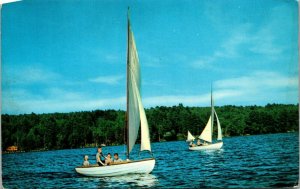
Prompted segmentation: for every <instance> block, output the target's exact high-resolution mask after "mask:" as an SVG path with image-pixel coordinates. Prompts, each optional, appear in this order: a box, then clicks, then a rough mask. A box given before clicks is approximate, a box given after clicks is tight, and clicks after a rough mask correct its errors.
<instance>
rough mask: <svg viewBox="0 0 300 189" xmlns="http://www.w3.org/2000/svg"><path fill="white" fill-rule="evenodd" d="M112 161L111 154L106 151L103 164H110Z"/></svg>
mask: <svg viewBox="0 0 300 189" xmlns="http://www.w3.org/2000/svg"><path fill="white" fill-rule="evenodd" d="M111 163H112V159H111V154H110V153H108V154H107V156H106V159H105V165H110V164H111Z"/></svg>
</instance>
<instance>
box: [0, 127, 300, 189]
mask: <svg viewBox="0 0 300 189" xmlns="http://www.w3.org/2000/svg"><path fill="white" fill-rule="evenodd" d="M138 148H139V145H136V147H135V149H134V152H133V155H132V156H133V157H136V159H138V154H137V151H138ZM124 150H125V149H124V146H113V147H104V148H103V151H104V153H107V152H110V153H114V152H118V153H119V154H120V155H121V158H123V159H125V156H124ZM152 150H153V154H154V156H155V158H156V165H155V168H154V170H153V172H152V174H148V175H126V176H118V177H104V178H91V177H83V176H80V175H78V174H77V173H76V172H75V170H74V168H75V167H76V166H77V165H80V164H81V163H82V158H83V156H84V155H89V157H90V163H95V153H96V149H94V148H84V149H70V150H57V151H47V152H30V153H16V154H3V155H2V167H3V168H2V171H3V173H2V174H3V175H2V178H3V185H4V187H7V188H106V187H118V188H120V187H125V188H128V187H131V188H135V187H142V188H143V187H145V188H148V187H153V188H157V187H159V188H163V187H165V188H199V187H201V188H205V187H222V188H241V187H247V188H254V187H256V188H257V187H260V188H261V187H287V186H294V185H296V184H297V182H298V181H297V180H298V177H299V156H298V154H299V139H298V133H284V134H269V135H256V136H243V137H231V138H224V146H223V149H221V150H218V151H206V152H200V151H189V150H188V148H187V144H186V143H185V142H184V141H178V142H162V143H153V144H152ZM143 155H145V154H141V156H143Z"/></svg>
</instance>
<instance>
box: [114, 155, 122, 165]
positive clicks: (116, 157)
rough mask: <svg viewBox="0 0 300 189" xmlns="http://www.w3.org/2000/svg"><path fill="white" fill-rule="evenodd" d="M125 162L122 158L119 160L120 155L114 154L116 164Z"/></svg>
mask: <svg viewBox="0 0 300 189" xmlns="http://www.w3.org/2000/svg"><path fill="white" fill-rule="evenodd" d="M122 161H123V160H122V159H121V158H119V154H118V153H115V154H114V163H119V162H122Z"/></svg>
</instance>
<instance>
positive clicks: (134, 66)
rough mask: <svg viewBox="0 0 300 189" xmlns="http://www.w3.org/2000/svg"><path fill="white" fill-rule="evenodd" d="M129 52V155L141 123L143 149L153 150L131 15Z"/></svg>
mask: <svg viewBox="0 0 300 189" xmlns="http://www.w3.org/2000/svg"><path fill="white" fill-rule="evenodd" d="M127 53H128V54H127V155H129V153H130V152H131V150H132V149H133V146H134V144H135V142H136V139H137V135H138V131H139V127H140V125H141V151H142V150H149V151H151V146H150V137H149V128H148V122H147V118H146V114H145V110H144V107H143V104H142V100H141V95H140V83H141V82H140V65H139V58H138V53H137V49H136V44H135V40H134V36H133V32H132V30H131V26H130V20H129V15H128V52H127Z"/></svg>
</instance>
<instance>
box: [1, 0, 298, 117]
mask: <svg viewBox="0 0 300 189" xmlns="http://www.w3.org/2000/svg"><path fill="white" fill-rule="evenodd" d="M128 6H130V9H131V24H132V30H133V32H134V35H135V40H136V44H137V48H138V53H139V58H140V64H141V71H142V89H141V90H142V100H143V104H144V106H145V107H146V108H149V107H155V106H160V105H165V106H173V105H177V104H179V103H183V105H185V106H209V104H210V98H209V95H210V86H211V83H213V90H214V98H215V104H216V105H219V106H221V105H227V104H231V105H254V104H256V105H265V104H267V103H285V104H286V103H293V104H295V103H298V36H297V32H298V7H297V1H293V0H289V1H280V0H270V1H269V0H264V1H261V0H228V1H223V0H214V1H211V0H201V1H199V0H188V1H186V0H164V1H160V0H149V1H133V0H132V1H126V0H115V1H111V0H72V1H71V0H60V1H54V0H51V1H50V0H49V1H48V0H23V1H21V2H17V3H12V4H5V5H3V7H2V113H9V114H20V113H31V112H35V113H51V112H70V111H85V110H95V109H123V110H124V109H125V104H126V96H125V95H126V91H125V88H126V51H127V33H126V32H127V21H126V19H127V17H126V15H127V7H128Z"/></svg>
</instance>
